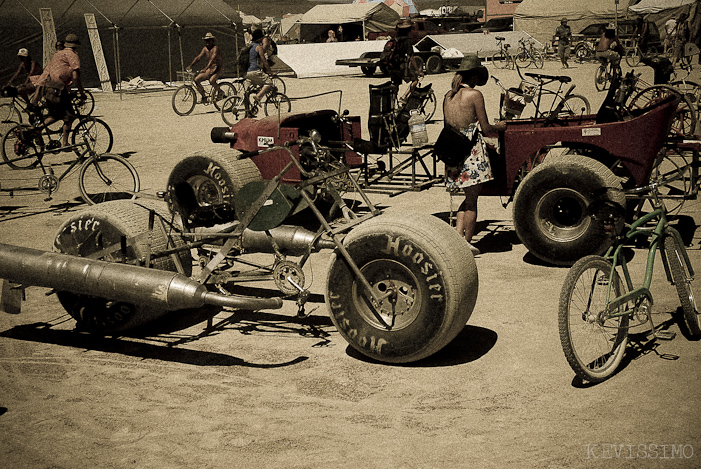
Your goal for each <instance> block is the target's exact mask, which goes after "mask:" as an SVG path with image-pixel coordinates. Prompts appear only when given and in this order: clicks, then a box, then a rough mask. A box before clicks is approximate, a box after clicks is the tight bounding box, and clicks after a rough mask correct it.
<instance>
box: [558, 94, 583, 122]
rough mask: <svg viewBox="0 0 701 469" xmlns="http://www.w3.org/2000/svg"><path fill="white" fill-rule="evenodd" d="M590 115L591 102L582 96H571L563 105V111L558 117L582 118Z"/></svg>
mask: <svg viewBox="0 0 701 469" xmlns="http://www.w3.org/2000/svg"><path fill="white" fill-rule="evenodd" d="M590 113H591V106H590V105H589V100H588V99H587V98H585V97H584V96H582V95H579V94H571V95H569V96H568V97H567V98H566V99H565V101H564V102H563V103H562V111H560V112H559V115H558V117H567V116H581V115H582V114H590Z"/></svg>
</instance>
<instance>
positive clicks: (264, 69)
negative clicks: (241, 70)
mask: <svg viewBox="0 0 701 469" xmlns="http://www.w3.org/2000/svg"><path fill="white" fill-rule="evenodd" d="M271 47H272V41H271V40H270V38H268V37H266V36H265V34H264V33H263V30H261V29H256V30H255V31H253V38H252V40H251V49H250V50H249V52H248V53H249V56H248V57H249V59H250V60H249V65H248V70H247V71H246V80H249V81H250V82H251V83H252V84H253V85H255V86H260V91H258V94H256V95H255V96H254V99H255V104H256V107H257V106H259V105H260V101H261V99H263V96H265V94H266V93H267V92H268V91H270V90H271V89H272V85H273V79H272V78H271V75H272V74H273V71H272V70H271V69H270V62H268V58H267V56H266V54H267V53H268V52H270V49H271ZM256 112H257V109H252V110H251V111H250V112H249V115H248V116H246V117H253V116H254V115H255V114H256Z"/></svg>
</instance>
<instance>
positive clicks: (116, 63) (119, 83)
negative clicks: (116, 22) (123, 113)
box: [114, 26, 122, 99]
mask: <svg viewBox="0 0 701 469" xmlns="http://www.w3.org/2000/svg"><path fill="white" fill-rule="evenodd" d="M114 67H115V68H116V71H115V73H116V75H117V86H118V87H119V99H122V64H121V62H120V60H119V28H118V27H117V26H115V27H114Z"/></svg>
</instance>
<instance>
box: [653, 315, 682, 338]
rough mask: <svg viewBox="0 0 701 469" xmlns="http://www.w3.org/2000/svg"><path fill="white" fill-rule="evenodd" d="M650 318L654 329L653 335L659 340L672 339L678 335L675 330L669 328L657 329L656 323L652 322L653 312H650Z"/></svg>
mask: <svg viewBox="0 0 701 469" xmlns="http://www.w3.org/2000/svg"><path fill="white" fill-rule="evenodd" d="M648 320H649V321H650V329H651V330H652V336H653V337H654V338H655V339H659V340H672V339H674V338H675V337H676V336H677V333H676V332H674V331H667V330H656V329H655V324H654V323H653V322H652V313H649V314H648Z"/></svg>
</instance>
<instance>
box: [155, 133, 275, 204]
mask: <svg viewBox="0 0 701 469" xmlns="http://www.w3.org/2000/svg"><path fill="white" fill-rule="evenodd" d="M239 154H240V152H238V151H236V150H232V149H230V148H228V147H227V148H220V149H218V150H207V151H199V152H196V153H194V154H192V155H189V156H186V157H185V158H183V159H182V160H180V161H179V162H178V164H176V165H175V167H174V168H173V170H172V171H171V172H170V176H169V177H168V186H167V187H168V193H169V194H171V195H172V194H174V193H175V190H176V188H177V187H178V185H179V184H182V183H187V184H189V185H190V187H192V190H193V191H194V193H195V198H196V200H197V203H198V204H199V205H200V206H205V205H217V204H229V205H230V206H231V207H232V208H235V203H234V200H235V197H236V193H237V192H238V191H239V190H240V189H241V188H242V187H243V186H245V185H246V184H248V183H249V182H251V181H261V180H262V179H263V178H262V177H261V175H260V171H259V170H258V167H257V166H256V165H255V163H253V161H251V160H250V159H241V160H239V159H237V157H238V155H239ZM171 200H172V197H171ZM170 208H171V210H173V209H174V207H172V206H171V207H170Z"/></svg>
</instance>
